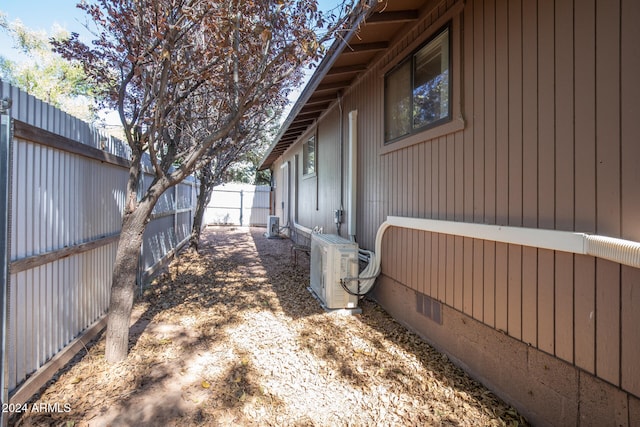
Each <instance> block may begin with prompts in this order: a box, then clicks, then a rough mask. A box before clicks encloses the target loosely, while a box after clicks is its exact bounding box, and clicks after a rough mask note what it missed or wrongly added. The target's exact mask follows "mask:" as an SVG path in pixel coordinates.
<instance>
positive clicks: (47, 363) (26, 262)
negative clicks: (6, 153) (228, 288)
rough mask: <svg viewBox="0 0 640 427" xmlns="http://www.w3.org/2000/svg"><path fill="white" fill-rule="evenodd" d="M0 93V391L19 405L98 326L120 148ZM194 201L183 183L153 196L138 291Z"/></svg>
mask: <svg viewBox="0 0 640 427" xmlns="http://www.w3.org/2000/svg"><path fill="white" fill-rule="evenodd" d="M0 87H1V89H2V91H1V92H0V97H1V98H4V97H10V98H12V100H13V106H12V109H11V116H12V118H13V119H14V120H13V126H14V138H13V147H12V148H13V153H12V173H13V175H12V190H11V193H12V194H11V204H12V210H11V230H10V241H11V248H10V257H11V262H10V284H9V289H8V290H7V302H8V308H7V323H6V325H7V329H6V332H5V333H6V341H7V343H6V352H5V353H4V354H3V357H4V362H5V363H6V369H4V370H3V372H4V373H5V381H4V384H6V387H7V390H5V392H7V391H8V392H10V393H11V396H12V399H13V400H12V401H16V402H18V403H24V402H25V400H26V399H28V398H29V397H30V396H31V394H32V393H34V392H36V391H37V390H38V388H39V386H41V385H43V384H44V383H45V382H46V381H47V379H48V378H47V375H52V374H53V373H55V371H56V370H57V369H59V368H60V367H62V365H64V363H65V362H64V360H68V359H69V358H70V357H71V356H69V354H71V355H72V353H73V352H74V351H78V350H80V349H82V343H81V342H79V341H78V337H82V336H85V334H87V333H89V334H95V333H97V332H98V331H99V330H100V328H101V327H102V326H104V323H105V313H106V311H107V308H108V304H109V295H110V288H111V279H112V270H113V263H114V259H115V253H116V249H117V243H118V238H119V233H120V227H121V222H122V211H123V208H124V203H125V191H126V184H127V179H128V164H129V161H128V154H127V153H128V147H127V146H126V145H124V144H122V143H121V142H120V141H117V140H116V139H114V138H111V137H109V136H107V135H104V134H102V133H101V132H99V131H97V130H96V129H94V128H92V127H91V126H89V125H87V124H86V123H83V122H81V121H79V120H77V119H75V118H74V117H71V116H69V115H67V114H65V113H62V112H61V111H60V110H57V109H55V108H53V107H51V106H50V105H48V104H46V103H44V102H42V101H39V100H37V99H35V98H34V97H32V96H30V95H27V94H25V93H24V92H22V91H19V90H18V89H16V88H14V87H11V86H10V85H8V84H2V85H1V86H0ZM121 156H126V157H121ZM149 182H150V175H148V173H147V174H145V184H148V183H149ZM195 201H196V182H195V180H193V179H188V180H186V181H185V182H183V183H181V184H180V185H178V186H177V187H175V188H173V189H171V190H169V191H168V192H167V193H165V194H164V195H163V196H162V197H161V200H160V201H159V202H158V204H157V206H156V207H155V209H154V212H153V217H152V220H151V221H150V223H149V225H148V227H147V230H146V232H145V238H144V247H143V253H142V254H141V263H140V272H139V278H140V283H141V285H142V283H143V281H144V280H146V279H148V277H149V276H150V275H151V274H152V273H153V272H154V271H155V270H156V269H157V268H159V267H160V266H161V265H162V262H163V261H166V260H167V259H168V257H169V256H171V255H172V254H173V253H174V251H175V250H176V247H179V246H180V245H181V244H183V243H185V242H186V241H187V237H188V234H189V232H190V230H191V224H192V221H193V209H194V208H195ZM88 339H90V338H86V340H88ZM76 344H77V345H76ZM62 355H64V356H62ZM65 357H66V359H65ZM52 360H53V361H54V362H51V361H52ZM36 371H37V372H36ZM43 373H44V374H43ZM40 374H43V375H40ZM27 378H28V380H27V381H25V380H26V379H27ZM16 399H17V400H16ZM3 403H5V402H4V401H3Z"/></svg>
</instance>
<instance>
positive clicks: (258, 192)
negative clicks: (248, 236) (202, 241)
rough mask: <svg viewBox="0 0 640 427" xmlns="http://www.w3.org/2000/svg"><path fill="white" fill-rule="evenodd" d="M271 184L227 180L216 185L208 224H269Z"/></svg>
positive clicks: (206, 216) (212, 195)
mask: <svg viewBox="0 0 640 427" xmlns="http://www.w3.org/2000/svg"><path fill="white" fill-rule="evenodd" d="M270 194H271V186H269V185H251V184H242V183H227V184H221V185H216V186H215V187H213V191H212V192H211V200H210V201H209V204H208V205H207V209H206V211H205V214H204V219H203V224H204V225H205V226H206V225H241V226H262V227H264V226H266V225H267V223H268V221H269V211H270V206H269V198H270Z"/></svg>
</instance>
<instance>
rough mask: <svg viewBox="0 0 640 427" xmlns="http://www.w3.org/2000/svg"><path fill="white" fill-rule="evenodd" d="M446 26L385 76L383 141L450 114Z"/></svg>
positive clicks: (395, 137) (390, 139) (398, 136)
mask: <svg viewBox="0 0 640 427" xmlns="http://www.w3.org/2000/svg"><path fill="white" fill-rule="evenodd" d="M449 75H450V71H449V28H445V29H444V30H442V31H441V32H440V33H438V34H437V35H436V36H435V37H434V38H432V39H431V40H430V41H429V42H428V43H427V44H425V45H424V46H423V47H421V48H420V49H419V50H418V51H416V52H414V53H413V54H411V56H410V57H408V58H406V60H405V61H404V62H402V63H401V64H400V65H399V66H397V67H396V68H394V69H393V70H392V71H391V72H389V73H388V74H387V75H386V76H385V123H384V125H385V141H392V140H394V139H397V138H400V137H402V136H404V135H408V134H410V133H412V132H414V131H417V130H420V129H422V128H425V127H429V126H435V125H437V124H439V123H441V122H443V121H446V120H449V119H450V118H451V105H450V102H449V96H450V78H449Z"/></svg>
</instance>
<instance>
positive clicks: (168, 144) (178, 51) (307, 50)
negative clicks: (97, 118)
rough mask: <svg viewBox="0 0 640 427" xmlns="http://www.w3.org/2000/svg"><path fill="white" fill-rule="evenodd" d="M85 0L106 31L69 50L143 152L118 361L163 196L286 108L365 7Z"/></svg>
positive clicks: (131, 217)
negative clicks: (148, 170)
mask: <svg viewBox="0 0 640 427" xmlns="http://www.w3.org/2000/svg"><path fill="white" fill-rule="evenodd" d="M354 1H356V0H354ZM359 1H363V0H359ZM363 3H364V1H363ZM79 7H81V8H82V9H84V10H85V11H86V12H87V13H88V14H89V15H90V16H91V18H92V19H93V22H94V23H95V29H93V31H94V34H95V36H96V40H94V42H93V45H92V46H87V45H85V44H84V43H82V42H81V41H80V40H79V38H78V36H77V34H74V35H72V37H71V39H70V40H67V41H64V42H59V43H57V50H58V51H59V52H60V53H62V54H63V55H64V56H65V57H67V58H69V59H78V60H80V61H81V62H82V64H83V66H84V69H85V73H86V74H87V75H88V76H89V77H90V78H91V79H92V80H93V81H94V82H95V83H97V85H96V86H97V87H100V88H105V92H104V93H103V96H104V98H105V99H106V100H107V102H109V103H110V104H111V105H113V106H115V107H116V108H117V109H118V111H119V114H120V119H121V121H122V124H123V127H124V132H125V135H126V138H127V142H128V144H129V146H130V147H131V151H132V155H131V166H130V168H129V178H128V185H127V195H126V203H125V207H124V213H123V220H122V231H121V234H120V240H119V244H118V250H117V254H116V259H115V265H114V270H113V280H112V286H111V300H110V305H109V319H108V323H107V334H106V339H107V344H106V352H105V356H106V359H107V361H109V362H117V361H120V360H122V359H124V358H125V357H126V355H127V352H128V337H129V322H130V317H131V309H132V306H133V300H134V293H135V277H136V271H137V267H138V265H137V263H138V254H139V252H140V247H141V245H142V236H143V233H144V230H145V227H146V224H147V223H148V221H149V219H150V215H151V212H152V210H153V207H154V206H155V204H156V202H157V201H158V198H159V197H160V196H161V195H162V193H163V192H164V191H166V190H167V189H168V188H170V187H172V186H174V185H176V184H178V183H179V182H180V181H182V180H183V179H184V178H186V177H187V176H188V175H189V174H191V173H192V172H193V171H195V170H197V169H199V168H201V167H203V166H204V165H206V164H207V163H209V162H210V160H211V159H212V158H215V157H216V156H218V155H219V154H220V153H222V152H224V151H226V150H230V149H232V148H231V147H233V141H234V139H233V135H232V134H233V132H234V130H235V129H236V128H237V127H238V126H240V125H241V124H242V122H243V120H245V119H246V118H247V117H248V116H249V115H250V114H252V112H255V111H256V108H270V107H271V106H273V107H279V106H282V105H283V104H284V102H285V93H286V89H287V88H289V87H291V86H292V85H295V84H297V83H299V82H300V79H301V73H300V71H299V70H300V67H301V66H303V65H305V64H308V63H309V61H313V60H315V59H317V58H318V57H319V55H320V54H321V52H322V45H323V43H324V42H325V41H326V40H328V39H329V38H330V37H332V36H333V35H334V31H336V30H338V29H339V28H344V27H345V26H347V25H349V24H350V23H349V22H347V20H348V19H350V17H353V16H355V14H353V13H350V14H346V13H345V14H338V15H339V16H337V17H327V16H325V15H323V14H322V13H321V12H319V11H318V9H317V5H316V2H315V0H97V3H92V4H89V3H84V2H83V3H81V4H79ZM343 10H347V9H343ZM319 28H324V29H323V30H322V31H323V34H322V35H318V29H319ZM144 155H148V158H149V160H150V163H151V165H152V168H153V173H154V175H153V179H152V181H151V183H150V185H149V187H148V188H141V185H140V182H141V180H140V177H141V171H142V161H143V156H144ZM176 165H177V167H175V166H176ZM172 166H174V167H173V168H172Z"/></svg>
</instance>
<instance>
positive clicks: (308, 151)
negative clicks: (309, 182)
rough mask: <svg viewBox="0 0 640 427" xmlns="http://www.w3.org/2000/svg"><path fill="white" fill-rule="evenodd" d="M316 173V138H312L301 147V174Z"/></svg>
mask: <svg viewBox="0 0 640 427" xmlns="http://www.w3.org/2000/svg"><path fill="white" fill-rule="evenodd" d="M315 173H316V137H315V135H314V136H312V137H311V138H309V139H308V140H307V142H305V143H304V144H303V145H302V174H303V175H315Z"/></svg>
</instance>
